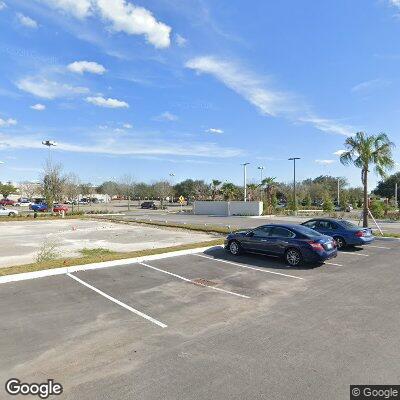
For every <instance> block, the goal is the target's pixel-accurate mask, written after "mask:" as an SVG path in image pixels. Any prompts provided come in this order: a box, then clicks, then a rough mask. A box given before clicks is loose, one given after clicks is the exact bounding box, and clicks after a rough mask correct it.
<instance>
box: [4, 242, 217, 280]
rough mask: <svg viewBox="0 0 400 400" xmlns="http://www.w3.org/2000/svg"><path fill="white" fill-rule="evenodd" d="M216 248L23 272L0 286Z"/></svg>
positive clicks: (199, 248)
mask: <svg viewBox="0 0 400 400" xmlns="http://www.w3.org/2000/svg"><path fill="white" fill-rule="evenodd" d="M215 247H222V246H207V247H197V248H195V249H188V250H178V251H171V252H168V253H161V254H154V255H151V256H143V257H134V258H126V259H122V260H113V261H104V262H100V263H93V264H84V265H74V266H72V267H61V268H53V269H44V270H41V271H33V272H23V273H21V274H13V275H6V276H1V277H0V284H3V283H10V282H18V281H26V280H29V279H37V278H45V277H48V276H54V275H63V274H68V273H71V272H78V271H88V270H92V269H102V268H109V267H116V266H122V265H128V264H133V263H138V262H144V261H152V260H161V259H163V258H169V257H177V256H184V255H188V254H195V253H202V252H204V251H206V250H209V249H212V248H215Z"/></svg>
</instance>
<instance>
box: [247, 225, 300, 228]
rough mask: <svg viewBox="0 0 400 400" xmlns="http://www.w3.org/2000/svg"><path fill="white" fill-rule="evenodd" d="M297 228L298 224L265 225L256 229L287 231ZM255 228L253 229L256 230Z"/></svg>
mask: <svg viewBox="0 0 400 400" xmlns="http://www.w3.org/2000/svg"><path fill="white" fill-rule="evenodd" d="M298 227H299V224H267V225H261V226H258V227H257V228H288V229H296V228H298ZM257 228H255V229H257Z"/></svg>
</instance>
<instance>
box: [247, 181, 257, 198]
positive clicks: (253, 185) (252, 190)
mask: <svg viewBox="0 0 400 400" xmlns="http://www.w3.org/2000/svg"><path fill="white" fill-rule="evenodd" d="M257 188H258V185H257V184H256V183H249V184H248V185H247V190H248V191H249V195H248V197H249V200H250V201H254V199H255V197H256V192H257Z"/></svg>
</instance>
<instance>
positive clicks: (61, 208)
mask: <svg viewBox="0 0 400 400" xmlns="http://www.w3.org/2000/svg"><path fill="white" fill-rule="evenodd" d="M68 210H69V209H68V207H67V206H66V205H64V204H54V206H53V212H62V211H64V212H65V213H67V212H68Z"/></svg>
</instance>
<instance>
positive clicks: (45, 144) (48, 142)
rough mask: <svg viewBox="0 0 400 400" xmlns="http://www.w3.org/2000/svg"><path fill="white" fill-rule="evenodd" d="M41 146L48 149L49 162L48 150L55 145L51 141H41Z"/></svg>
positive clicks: (55, 144)
mask: <svg viewBox="0 0 400 400" xmlns="http://www.w3.org/2000/svg"><path fill="white" fill-rule="evenodd" d="M42 145H43V146H46V147H47V148H48V149H49V161H51V157H50V149H51V148H52V147H55V146H57V143H56V142H54V141H53V140H43V141H42Z"/></svg>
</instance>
